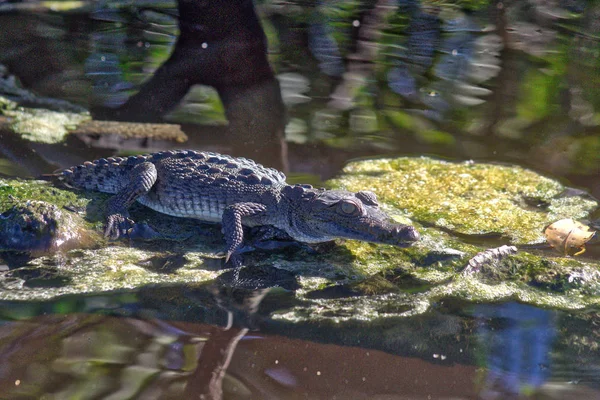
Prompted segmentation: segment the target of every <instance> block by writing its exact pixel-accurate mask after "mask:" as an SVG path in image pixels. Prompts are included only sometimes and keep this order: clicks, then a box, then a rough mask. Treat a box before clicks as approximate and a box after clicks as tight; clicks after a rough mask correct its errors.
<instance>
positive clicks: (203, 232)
mask: <svg viewBox="0 0 600 400" xmlns="http://www.w3.org/2000/svg"><path fill="white" fill-rule="evenodd" d="M329 185H330V186H331V187H338V188H346V189H349V190H354V191H358V190H365V189H367V190H373V191H374V192H376V193H377V195H378V197H379V199H380V203H381V204H382V207H383V208H385V209H386V211H388V212H389V214H390V215H392V217H393V218H394V219H397V220H398V221H402V222H404V223H409V224H414V225H415V226H416V227H417V229H418V230H419V232H420V233H421V236H422V239H421V240H420V241H419V242H418V243H416V244H415V245H413V246H412V247H410V248H397V247H393V246H388V245H379V244H372V243H363V242H358V241H352V240H347V241H338V242H337V243H336V244H335V245H328V246H327V245H326V246H323V247H322V248H317V249H316V252H315V251H312V252H311V251H308V250H306V249H303V248H300V249H297V250H294V251H291V250H289V251H288V250H286V251H256V252H252V253H247V254H245V260H246V265H247V268H246V269H245V271H243V274H245V276H247V277H248V276H251V277H254V274H253V273H252V271H257V270H261V268H262V269H265V268H266V269H269V270H270V269H275V270H280V271H286V273H289V274H292V275H293V276H295V277H297V281H298V284H299V287H298V288H297V290H295V292H294V300H295V302H294V303H293V304H287V305H286V307H281V309H278V310H277V311H275V312H274V313H273V317H274V318H275V319H283V320H287V321H301V320H304V321H314V320H329V321H342V320H369V321H373V320H377V319H381V318H388V317H392V316H394V317H398V316H409V315H415V314H420V313H423V312H425V311H427V310H428V309H430V307H431V306H432V305H433V304H436V303H437V302H439V301H442V300H443V299H448V298H452V299H457V300H460V301H469V302H496V301H505V300H509V299H511V300H514V299H517V300H519V301H521V302H524V303H528V304H533V305H537V306H544V307H550V308H558V309H581V308H585V307H590V306H597V305H598V304H600V284H599V283H600V278H599V277H600V272H599V271H600V270H599V268H598V263H597V262H595V261H594V260H589V259H588V260H586V259H582V258H574V257H560V256H559V255H558V254H557V253H552V252H551V251H550V250H547V251H545V252H544V251H540V250H535V249H534V248H530V249H529V251H527V250H525V249H526V248H527V247H526V246H525V247H524V245H523V244H525V243H539V242H540V241H541V240H543V238H542V237H541V230H542V228H543V227H544V226H545V225H546V224H548V223H550V222H552V221H554V220H556V219H559V218H563V217H570V218H576V219H577V218H585V217H587V216H588V215H589V213H590V212H591V211H592V210H593V209H594V208H595V207H596V202H595V201H594V200H593V199H591V198H589V197H587V196H585V195H581V194H578V192H574V193H576V194H575V195H565V194H568V193H572V192H573V191H571V192H570V191H568V190H566V188H565V187H564V186H563V185H561V184H560V183H558V182H556V181H553V180H551V179H548V178H545V177H543V176H540V175H538V174H536V173H534V172H532V171H529V170H526V169H523V168H519V167H510V166H501V165H491V164H476V163H472V162H469V163H449V162H445V161H439V160H433V159H429V158H399V159H394V160H390V159H388V160H374V161H362V162H355V163H351V164H350V165H348V166H347V167H346V168H345V169H344V171H343V174H342V175H341V177H340V178H338V179H336V180H333V181H330V182H329ZM107 198H108V195H105V194H100V193H95V192H72V191H68V190H62V189H57V188H55V187H54V186H52V185H50V184H48V183H47V182H40V181H21V180H3V181H0V212H2V213H6V212H7V211H8V210H11V209H13V208H14V207H17V206H22V205H23V204H24V203H26V202H27V201H28V200H33V201H43V202H47V203H49V204H51V205H52V207H53V208H52V210H54V209H55V208H54V207H57V208H58V209H59V210H60V211H61V212H65V213H77V214H81V216H82V217H85V218H82V221H83V222H81V224H82V228H83V229H87V230H89V231H92V232H95V233H96V234H97V235H98V233H99V232H101V227H102V219H103V209H104V208H103V206H104V204H105V201H106V199H107ZM494 212H495V213H497V214H498V215H496V214H495V213H494ZM131 214H132V217H133V219H134V220H136V221H138V222H140V221H147V222H148V223H149V224H150V225H151V226H153V227H154V228H156V229H157V230H158V231H159V232H161V233H167V235H166V236H168V235H169V232H172V233H176V234H177V233H178V234H183V233H185V235H188V236H189V238H188V239H185V240H174V241H169V240H158V241H153V242H150V243H147V242H141V243H140V242H136V243H134V242H127V241H119V242H117V243H109V242H106V241H105V240H104V239H99V240H98V241H97V242H95V243H94V245H91V246H86V245H84V244H82V245H81V246H80V247H79V248H76V249H64V250H62V251H60V252H58V253H56V252H54V253H50V254H42V255H39V256H34V257H31V258H30V259H28V260H27V262H24V263H23V262H22V263H20V264H19V263H12V264H11V265H10V267H9V268H8V270H5V271H3V272H1V273H0V299H5V300H11V299H12V300H17V299H29V300H36V299H37V300H47V299H50V298H54V297H56V296H59V295H63V294H84V293H98V292H104V291H112V290H127V291H130V290H138V289H140V288H142V287H145V286H148V285H169V284H183V285H187V284H197V283H203V282H209V281H212V280H214V279H216V278H217V277H218V276H221V277H224V276H232V277H233V276H235V274H233V273H232V271H230V270H229V271H228V270H223V260H222V258H221V257H220V256H219V252H221V251H222V250H223V246H224V243H223V240H222V235H221V234H220V227H219V226H218V225H205V224H199V223H198V222H197V221H193V220H188V219H179V218H174V217H169V216H165V215H163V214H160V213H156V212H153V211H151V210H148V209H147V208H145V207H142V206H134V207H132V210H131ZM440 221H445V222H443V223H442V222H440ZM42 233H43V232H42ZM492 233H494V234H497V236H496V237H493V238H491V239H490V238H489V237H488V238H486V239H485V240H483V239H482V236H481V235H488V236H489V235H490V234H492ZM185 235H184V236H185ZM507 242H512V243H516V244H518V245H519V246H521V248H520V251H519V252H518V253H517V254H512V255H509V256H508V257H506V258H505V259H502V260H494V259H491V260H490V264H489V265H486V267H485V268H482V272H480V273H477V274H466V273H464V272H463V270H464V268H465V267H466V266H467V264H468V262H469V260H470V259H471V258H472V257H473V256H475V255H476V254H477V253H480V252H483V251H485V250H487V248H488V247H494V246H497V245H499V244H506V243H507ZM9 264H10V263H9ZM258 275H260V274H258ZM258 275H257V276H256V281H257V282H255V283H256V284H257V285H259V286H261V287H268V286H269V282H268V279H267V282H258V281H260V280H261V279H263V278H261V276H258ZM275 275H276V274H275ZM220 279H224V278H220ZM271 283H272V282H271ZM233 284H235V283H233ZM252 284H253V283H252V282H250V285H252ZM275 285H276V284H275Z"/></svg>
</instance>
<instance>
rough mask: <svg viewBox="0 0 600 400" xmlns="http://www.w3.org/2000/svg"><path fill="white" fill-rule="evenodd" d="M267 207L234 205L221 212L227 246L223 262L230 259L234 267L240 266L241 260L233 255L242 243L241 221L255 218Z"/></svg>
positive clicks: (244, 204) (257, 204)
mask: <svg viewBox="0 0 600 400" xmlns="http://www.w3.org/2000/svg"><path fill="white" fill-rule="evenodd" d="M266 209H267V207H266V206H265V205H263V204H259V203H236V204H232V205H230V206H228V207H227V208H225V211H223V217H222V218H223V219H222V220H223V234H224V235H225V243H226V244H227V253H226V255H225V262H229V260H230V259H231V261H232V264H233V265H234V266H236V267H239V266H241V260H240V259H239V257H237V255H236V254H235V253H236V252H237V251H238V250H239V249H240V248H241V247H242V244H243V243H244V229H243V227H242V219H243V218H250V217H256V216H258V215H260V214H261V213H263V212H265V211H266Z"/></svg>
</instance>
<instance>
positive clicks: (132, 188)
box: [104, 162, 157, 239]
mask: <svg viewBox="0 0 600 400" xmlns="http://www.w3.org/2000/svg"><path fill="white" fill-rule="evenodd" d="M156 177H157V173H156V167H155V166H154V164H152V163H150V162H144V163H141V164H139V165H136V166H135V168H133V169H132V170H131V172H130V173H129V182H128V183H127V185H125V187H124V188H123V189H121V190H120V191H119V192H118V193H117V194H116V195H114V196H113V197H112V198H111V199H110V200H109V201H108V205H107V216H106V227H105V228H104V236H105V237H109V238H110V239H118V238H119V237H122V236H127V234H128V231H129V230H130V229H131V228H133V226H134V225H135V224H134V222H133V221H132V220H131V219H129V212H128V211H127V210H128V208H129V207H130V206H131V205H132V204H133V203H134V202H135V201H136V200H137V198H138V197H140V196H142V195H144V194H146V193H148V191H149V190H150V189H151V188H152V186H153V185H154V182H156Z"/></svg>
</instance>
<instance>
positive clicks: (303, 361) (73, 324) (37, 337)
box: [0, 0, 600, 399]
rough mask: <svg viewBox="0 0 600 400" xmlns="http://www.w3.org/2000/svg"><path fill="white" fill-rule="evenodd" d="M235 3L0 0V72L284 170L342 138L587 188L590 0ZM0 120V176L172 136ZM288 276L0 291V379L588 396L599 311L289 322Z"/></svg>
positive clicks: (197, 389) (190, 392)
mask: <svg viewBox="0 0 600 400" xmlns="http://www.w3.org/2000/svg"><path fill="white" fill-rule="evenodd" d="M242 3H244V2H241V1H240V2H236V1H230V2H226V1H215V2H211V3H210V5H208V6H207V7H208V9H209V10H208V11H207V10H200V11H198V10H196V9H195V8H194V6H193V5H187V6H186V7H188V8H185V7H184V6H181V7H184V8H181V10H184V12H181V15H182V19H181V20H182V21H183V22H181V23H179V24H178V19H177V7H176V5H175V4H170V3H164V2H158V1H156V2H154V1H148V2H139V3H136V4H135V5H130V4H128V3H122V2H118V1H115V2H110V3H109V2H101V3H97V2H94V3H91V2H90V3H85V2H84V3H77V4H74V3H70V2H65V3H60V2H57V3H49V4H48V3H44V4H40V3H35V2H10V3H9V2H3V3H0V32H1V33H0V63H1V64H2V65H4V66H5V67H6V68H7V70H6V71H5V72H3V75H4V76H3V77H2V79H3V80H2V81H1V82H3V84H5V83H10V80H11V79H13V78H11V77H10V76H11V75H13V76H16V77H18V79H19V81H20V83H21V84H22V87H23V88H25V89H28V90H31V91H32V92H34V93H35V94H36V95H37V96H41V97H51V98H57V99H62V100H67V101H69V102H71V103H72V104H78V105H82V106H84V107H85V108H87V109H90V110H91V111H92V114H93V115H94V117H95V118H97V119H103V118H104V119H108V120H127V121H145V122H149V121H152V122H156V121H161V120H162V118H163V116H164V118H165V119H166V120H167V121H170V122H175V123H182V130H183V132H185V133H186V134H187V135H188V137H189V141H188V142H186V143H185V147H188V148H195V149H208V150H216V151H220V152H224V153H229V154H236V155H244V156H247V157H250V158H254V159H257V160H258V161H261V162H263V163H265V164H267V165H270V166H275V167H278V168H280V169H284V170H286V172H287V173H288V176H289V177H290V181H292V182H303V183H313V184H319V183H321V182H322V181H323V180H325V179H327V178H330V177H332V176H334V175H335V174H336V173H337V172H338V171H339V170H340V168H341V167H342V166H343V165H344V164H345V163H346V162H347V161H348V160H351V159H354V158H360V157H373V156H382V155H385V156H397V155H431V156H435V157H440V158H446V159H452V160H465V159H473V160H478V161H479V160H481V161H493V162H504V163H512V164H518V165H521V166H525V167H528V168H531V169H534V170H536V171H539V172H542V173H543V174H545V175H548V176H552V177H554V178H557V179H559V180H561V181H562V182H564V183H566V184H568V185H570V186H573V187H577V188H579V189H582V190H585V191H587V192H589V193H591V194H592V195H593V196H595V197H600V185H598V183H597V182H598V179H597V173H598V167H599V165H600V157H599V156H598V154H599V151H598V150H599V149H600V139H599V138H600V128H599V126H600V111H598V110H600V93H599V92H598V88H600V84H599V83H600V82H599V77H600V63H599V61H598V60H600V57H599V56H600V44H599V38H600V24H599V23H598V21H600V6H598V4H596V2H591V1H590V2H585V1H577V0H573V1H557V2H552V3H548V4H547V3H546V2H537V1H523V2H511V3H502V2H487V1H470V2H460V3H459V2H455V3H458V4H459V5H457V4H442V3H441V2H433V1H432V2H425V1H423V2H418V1H417V0H407V1H396V2H384V1H370V2H353V1H330V2H277V1H260V2H257V4H256V9H257V11H258V15H259V19H260V23H261V24H262V25H261V26H262V28H261V27H260V26H259V25H257V21H258V19H255V17H254V13H253V11H252V9H251V8H249V7H245V8H244V7H242ZM488 3H493V4H488ZM245 4H246V5H247V3H245ZM71 6H76V8H74V9H72V8H70V7H71ZM210 7H215V8H219V9H220V12H218V13H217V12H215V11H214V9H211V8H210ZM211 10H212V11H211ZM205 16H208V17H205ZM199 21H200V22H199ZM261 29H262V30H264V33H265V35H266V39H267V40H266V42H265V41H263V39H262V36H261V35H262V31H261ZM238 32H244V35H238ZM186 35H187V36H186ZM236 35H237V36H236ZM223 37H225V38H229V41H226V42H223V41H221V40H222V38H223ZM177 38H186V40H181V39H180V40H179V42H178V41H177ZM231 38H233V40H232V39H231ZM264 46H267V48H268V57H266V58H265V57H262V58H261V57H260V56H257V57H254V58H253V57H249V56H248V55H249V54H250V55H252V54H257V52H258V53H260V51H258V50H257V49H260V48H262V47H264ZM219 57H221V58H219ZM169 58H170V59H171V60H172V62H171V63H170V64H169V63H168V62H167V63H166V64H165V62H166V61H167V60H168V59H169ZM217 61H218V62H217ZM163 64H164V65H163ZM161 65H163V67H161V68H160V69H159V67H160V66H161ZM157 69H158V70H157ZM149 79H151V81H148V80H149ZM148 82H149V83H148ZM192 83H197V84H202V85H198V86H194V87H193V88H192V90H191V91H189V92H188V91H187V89H189V85H191V84H192ZM0 88H4V89H2V91H3V92H6V90H7V89H6V88H5V86H2V85H0ZM279 88H281V90H279ZM136 93H137V94H136ZM8 95H9V97H10V96H11V92H9V93H8ZM12 95H13V96H15V97H16V96H17V94H15V93H12ZM182 98H184V100H183V102H181V103H180V102H179V101H180V100H181V99H182ZM32 101H33V100H32ZM50 106H52V105H50ZM284 106H285V107H284ZM1 118H2V117H0V136H1V137H2V142H1V143H0V173H1V174H3V175H5V176H9V177H13V176H20V177H30V176H37V175H39V174H42V173H48V172H51V171H53V170H54V169H56V168H57V167H65V166H69V165H73V164H78V163H81V162H83V161H85V160H89V159H95V158H99V157H104V156H109V155H115V154H129V153H139V152H147V151H154V150H158V149H166V148H177V147H181V144H178V143H173V142H169V141H165V140H161V139H136V138H133V139H132V138H129V139H121V138H118V137H117V138H115V137H105V136H99V135H79V136H77V137H74V136H71V137H69V138H68V139H67V141H66V143H65V144H64V145H63V144H60V145H51V144H39V143H38V144H36V143H32V142H28V141H25V140H23V139H21V138H19V137H16V136H15V135H13V134H10V133H9V132H8V131H7V130H6V129H2V128H1V124H2V123H3V120H2V119H1ZM227 121H229V126H227V124H226V123H227ZM3 263H4V264H6V265H2V266H1V267H2V268H5V269H6V268H10V265H11V261H10V260H7V259H5V260H4V261H3ZM3 263H0V264H3ZM294 279H296V278H293V277H290V276H287V275H284V276H278V277H277V279H276V283H277V284H276V285H273V284H272V280H271V281H270V282H271V284H269V285H263V286H261V281H260V279H259V278H256V280H254V281H252V285H250V286H251V287H248V288H246V289H244V288H241V287H231V286H230V285H229V284H228V283H227V282H228V281H227V279H225V278H223V279H221V280H219V281H217V282H214V283H211V284H208V285H168V286H165V285H156V286H153V287H144V288H141V289H135V290H131V291H126V292H118V293H104V294H98V295H89V296H64V297H60V298H58V299H55V300H52V301H47V302H3V304H2V306H1V308H0V314H1V315H0V319H1V320H2V323H1V324H0V352H1V354H2V356H1V359H2V360H3V362H2V366H0V388H1V390H0V393H2V395H0V397H1V398H10V399H13V398H14V399H30V398H31V399H34V398H56V399H64V398H74V399H79V398H90V399H91V398H94V399H99V398H102V399H105V398H109V399H124V398H143V399H146V398H148V399H150V398H160V399H163V398H181V397H182V396H183V397H184V398H192V397H194V398H227V399H237V398H239V399H246V398H255V399H263V398H286V399H287V398H290V399H294V398H311V399H312V398H324V399H332V398H337V399H362V398H364V399H367V398H368V399H392V398H398V399H409V398H410V399H413V398H432V399H434V398H484V399H506V398H529V397H534V396H535V397H536V398H578V399H588V398H589V399H594V398H600V381H599V379H598V376H600V374H599V368H600V354H599V349H598V346H597V341H598V334H599V330H598V324H599V323H600V319H599V314H598V312H597V310H587V311H586V312H581V313H565V312H558V311H554V310H545V309H539V308H535V307H531V306H526V305H522V304H518V303H515V302H508V303H503V304H470V303H463V302H461V301H457V300H455V299H451V298H449V299H444V300H441V301H439V302H438V303H436V304H435V305H434V306H433V307H432V308H431V309H430V310H428V311H427V312H426V313H423V314H420V315H418V316H414V317H404V318H382V319H381V320H378V321H371V322H369V323H365V322H361V321H360V320H352V319H350V320H348V321H345V322H337V323H336V322H327V321H323V320H319V321H314V322H298V323H291V322H289V321H286V320H284V319H281V318H276V317H274V315H281V314H280V313H279V314H278V313H277V312H280V311H281V310H285V309H286V308H288V307H291V306H298V304H297V302H296V300H295V299H294V296H293V294H292V292H293V291H294V290H296V289H297V284H296V282H295V280H294ZM40 282H42V283H41V284H43V280H40ZM273 286H275V287H273ZM332 295H336V294H335V293H334V294H332ZM337 295H340V294H337ZM345 295H347V294H345ZM202 396H204V397H202Z"/></svg>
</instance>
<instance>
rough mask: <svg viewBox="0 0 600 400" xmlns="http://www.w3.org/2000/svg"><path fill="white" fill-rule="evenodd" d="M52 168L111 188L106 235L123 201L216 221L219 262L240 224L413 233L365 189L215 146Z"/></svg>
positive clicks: (77, 183)
mask: <svg viewBox="0 0 600 400" xmlns="http://www.w3.org/2000/svg"><path fill="white" fill-rule="evenodd" d="M56 176H57V177H58V179H59V180H61V181H63V182H64V183H65V184H67V185H68V186H71V187H73V188H77V189H84V190H94V191H100V192H105V193H112V194H114V196H113V197H111V198H110V199H109V200H108V203H107V206H106V211H107V212H106V225H105V229H104V234H105V236H106V237H108V238H110V239H118V238H119V237H126V236H128V234H129V233H130V232H131V229H132V228H133V226H134V225H135V223H134V222H133V221H132V220H131V219H130V218H129V213H128V208H129V207H130V206H131V205H132V204H133V203H134V202H136V201H137V202H139V203H141V204H143V205H145V206H147V207H149V208H151V209H153V210H155V211H158V212H161V213H164V214H168V215H172V216H176V217H185V218H195V219H198V220H202V221H207V222H218V223H221V224H222V232H223V234H224V236H225V243H226V251H225V261H226V263H227V262H228V261H229V260H230V259H231V258H232V257H236V258H237V257H238V255H239V250H240V249H241V248H242V246H243V241H244V230H243V226H247V227H257V226H272V227H275V228H276V230H277V231H283V232H284V233H285V234H287V235H288V236H289V237H291V238H292V239H294V240H296V241H299V242H304V243H321V242H328V241H331V240H333V239H336V238H346V239H356V240H361V241H368V242H374V243H383V244H390V245H394V246H400V247H407V246H410V245H411V244H413V243H414V242H416V241H418V240H419V233H418V232H417V230H416V229H415V228H414V227H413V226H411V225H404V224H398V223H395V222H393V221H392V219H391V218H390V217H389V216H388V215H387V214H386V213H385V212H383V211H382V210H381V209H380V208H379V204H378V202H377V197H376V196H375V194H374V193H373V192H370V191H359V192H356V193H353V192H349V191H344V190H326V189H316V188H313V187H312V186H311V185H302V184H294V185H291V184H287V183H286V176H285V175H284V174H283V172H280V171H278V170H276V169H273V168H267V167H264V166H262V165H260V164H258V163H256V162H254V161H252V160H249V159H246V158H234V157H231V156H227V155H223V154H218V153H212V152H202V151H193V150H177V151H162V152H159V153H153V154H147V155H139V156H130V157H110V158H102V159H99V160H96V161H91V162H90V161H87V162H85V163H83V164H82V165H78V166H75V167H71V168H68V169H65V170H63V171H60V172H59V173H58V174H57V175H56ZM239 262H240V261H239V260H237V261H235V263H239Z"/></svg>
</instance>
